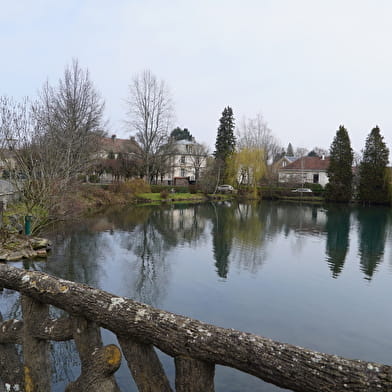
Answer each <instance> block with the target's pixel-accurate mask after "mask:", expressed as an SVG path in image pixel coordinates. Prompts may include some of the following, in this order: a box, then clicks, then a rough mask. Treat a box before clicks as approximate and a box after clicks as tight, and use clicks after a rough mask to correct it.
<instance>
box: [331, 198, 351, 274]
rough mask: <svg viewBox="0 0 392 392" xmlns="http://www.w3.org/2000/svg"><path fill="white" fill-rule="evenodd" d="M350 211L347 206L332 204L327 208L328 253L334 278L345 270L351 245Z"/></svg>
mask: <svg viewBox="0 0 392 392" xmlns="http://www.w3.org/2000/svg"><path fill="white" fill-rule="evenodd" d="M350 213H351V211H350V209H349V208H348V207H347V206H337V205H336V206H330V207H328V210H327V226H326V228H327V244H326V255H327V263H328V265H329V268H330V269H331V271H332V276H333V277H334V278H337V277H338V276H339V275H340V273H341V272H342V270H343V266H344V261H345V259H346V255H347V251H348V247H349V233H350Z"/></svg>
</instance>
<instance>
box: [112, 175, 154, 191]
mask: <svg viewBox="0 0 392 392" xmlns="http://www.w3.org/2000/svg"><path fill="white" fill-rule="evenodd" d="M113 190H114V192H117V193H131V194H133V195H135V194H137V193H149V192H151V187H150V185H149V184H147V183H146V182H145V181H144V180H142V179H141V178H136V179H133V180H128V181H124V182H120V183H118V184H116V185H115V186H114V189H113Z"/></svg>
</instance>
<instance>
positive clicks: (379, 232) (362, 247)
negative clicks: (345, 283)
mask: <svg viewBox="0 0 392 392" xmlns="http://www.w3.org/2000/svg"><path fill="white" fill-rule="evenodd" d="M388 215H389V210H388V209H386V208H382V207H372V208H360V209H359V210H358V215H357V218H358V225H359V229H358V230H359V257H360V263H361V271H362V272H363V273H364V274H365V275H366V279H368V280H371V278H372V276H373V274H374V271H375V270H376V268H377V265H378V264H380V263H381V262H382V260H383V256H384V248H385V240H386V228H387V223H388Z"/></svg>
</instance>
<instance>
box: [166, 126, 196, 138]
mask: <svg viewBox="0 0 392 392" xmlns="http://www.w3.org/2000/svg"><path fill="white" fill-rule="evenodd" d="M170 137H171V138H172V139H174V140H188V141H192V140H193V136H192V134H191V133H190V132H189V130H188V128H184V129H182V128H180V127H176V128H174V129H173V130H172V131H171V133H170Z"/></svg>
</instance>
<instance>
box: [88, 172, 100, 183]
mask: <svg viewBox="0 0 392 392" xmlns="http://www.w3.org/2000/svg"><path fill="white" fill-rule="evenodd" d="M88 181H89V182H92V183H93V184H97V183H98V182H99V181H100V179H99V176H98V175H97V174H90V175H89V176H88Z"/></svg>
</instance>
